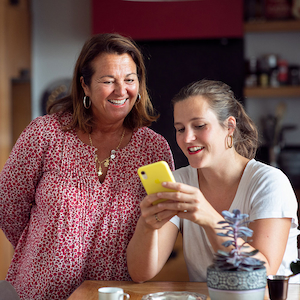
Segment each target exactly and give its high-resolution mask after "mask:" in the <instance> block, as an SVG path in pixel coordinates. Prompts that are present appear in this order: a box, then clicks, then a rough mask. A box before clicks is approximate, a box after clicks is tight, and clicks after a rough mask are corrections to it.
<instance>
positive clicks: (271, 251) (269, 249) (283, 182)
mask: <svg viewBox="0 0 300 300" xmlns="http://www.w3.org/2000/svg"><path fill="white" fill-rule="evenodd" d="M173 105H174V126H175V129H176V140H177V143H178V145H179V147H180V148H181V150H182V151H183V153H184V154H185V155H186V157H187V158H188V160H189V166H187V167H184V168H181V169H179V170H176V171H175V172H174V175H175V179H176V181H177V182H176V183H170V182H169V183H163V185H164V186H165V187H167V188H170V189H174V190H177V191H179V192H175V193H174V192H173V193H172V192H170V193H158V194H152V195H149V196H147V197H145V198H144V200H143V201H142V202H141V204H140V207H141V212H142V214H141V217H140V218H139V221H138V224H137V227H136V230H135V233H134V235H133V238H132V240H131V241H130V243H129V245H128V249H127V263H128V269H129V273H130V275H131V277H132V279H133V280H134V281H136V282H142V281H146V280H149V279H151V278H152V277H154V276H155V275H156V274H157V273H158V272H159V271H160V270H161V268H162V267H163V266H164V264H165V262H166V261H167V259H168V257H169V255H170V253H171V251H172V249H173V246H174V243H175V240H176V237H177V234H178V231H179V230H180V231H181V232H182V234H183V250H184V257H185V261H186V264H187V268H188V273H189V277H190V280H191V281H206V268H207V266H209V265H210V264H212V261H213V255H214V253H215V252H217V251H218V250H226V251H228V249H226V248H224V246H223V245H222V243H223V242H224V239H225V238H224V237H220V236H218V235H217V234H216V233H217V232H218V230H217V229H216V228H217V227H219V225H217V224H218V222H219V221H221V220H224V219H223V217H222V215H221V213H222V211H224V210H229V211H232V210H233V209H239V210H240V211H241V212H242V213H246V214H248V215H249V219H250V220H251V221H252V222H251V223H250V224H249V228H251V229H252V230H253V236H252V238H251V241H249V243H250V248H249V251H251V250H253V249H251V248H256V249H258V250H259V253H258V254H257V255H256V257H257V258H258V259H261V260H263V261H265V266H266V269H267V273H268V274H276V273H277V274H282V275H283V274H285V275H288V274H291V271H290V269H289V264H290V262H291V261H294V260H296V259H297V235H298V229H297V226H298V219H297V200H296V197H295V194H294V191H293V189H292V186H291V184H290V182H289V180H288V178H287V177H286V176H285V175H284V173H283V172H282V171H280V170H279V169H276V168H274V167H271V166H269V165H266V164H263V163H260V162H258V161H256V160H255V159H254V156H255V153H256V150H257V145H258V134H257V129H256V127H255V125H254V123H253V122H252V120H251V119H250V118H249V117H248V116H247V114H246V113H245V111H244V109H243V107H242V105H241V104H240V103H239V102H238V101H237V100H236V99H235V97H234V94H233V92H232V91H231V89H230V87H229V86H228V85H226V84H224V83H222V82H219V81H210V80H201V81H199V82H195V83H193V84H190V85H188V86H187V87H185V88H183V89H182V90H181V91H180V92H179V93H178V94H177V95H176V96H175V98H174V99H173ZM160 198H166V199H169V200H170V201H166V202H162V203H159V204H158V205H152V202H154V201H155V200H157V199H160ZM178 271H179V272H180V270H178ZM293 280H295V281H299V277H298V276H296V277H294V278H293Z"/></svg>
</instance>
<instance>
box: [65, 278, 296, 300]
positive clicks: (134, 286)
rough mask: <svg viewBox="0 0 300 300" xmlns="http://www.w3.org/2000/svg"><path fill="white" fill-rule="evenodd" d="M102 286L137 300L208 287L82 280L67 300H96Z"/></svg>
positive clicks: (291, 296)
mask: <svg viewBox="0 0 300 300" xmlns="http://www.w3.org/2000/svg"><path fill="white" fill-rule="evenodd" d="M104 286H116V287H120V288H122V289H123V290H124V292H125V293H128V294H129V295H130V300H139V299H141V298H142V297H143V296H144V295H147V294H150V293H157V292H165V291H189V292H195V293H199V294H203V295H206V296H207V300H209V299H210V297H209V296H208V288H207V285H206V283H204V282H175V281H173V282H164V281H152V282H145V283H133V282H131V281H89V280H88V281H84V282H83V283H82V284H81V285H80V286H79V287H78V288H77V289H76V290H75V291H74V293H73V294H72V295H71V296H70V297H69V298H68V300H98V288H100V287H104ZM264 299H269V293H268V289H267V288H266V293H265V298H264ZM287 299H288V300H299V299H300V285H299V284H290V285H289V291H288V298H287Z"/></svg>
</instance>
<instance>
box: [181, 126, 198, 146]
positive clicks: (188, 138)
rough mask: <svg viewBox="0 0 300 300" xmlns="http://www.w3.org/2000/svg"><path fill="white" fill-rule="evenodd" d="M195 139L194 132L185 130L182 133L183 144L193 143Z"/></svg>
mask: <svg viewBox="0 0 300 300" xmlns="http://www.w3.org/2000/svg"><path fill="white" fill-rule="evenodd" d="M195 139H196V135H195V132H194V130H192V129H187V128H186V129H185V132H184V142H185V143H190V142H193V141H195Z"/></svg>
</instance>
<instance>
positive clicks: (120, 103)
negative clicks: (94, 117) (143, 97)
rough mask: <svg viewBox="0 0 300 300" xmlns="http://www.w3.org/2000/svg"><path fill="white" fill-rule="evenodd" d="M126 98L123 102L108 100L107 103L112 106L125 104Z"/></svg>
mask: <svg viewBox="0 0 300 300" xmlns="http://www.w3.org/2000/svg"><path fill="white" fill-rule="evenodd" d="M126 100H127V98H126V99H123V100H114V99H109V100H108V101H109V102H110V103H112V104H116V105H122V104H124V103H125V102H126Z"/></svg>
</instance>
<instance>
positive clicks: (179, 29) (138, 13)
mask: <svg viewBox="0 0 300 300" xmlns="http://www.w3.org/2000/svg"><path fill="white" fill-rule="evenodd" d="M92 32H93V34H96V33H103V32H118V33H120V34H123V35H127V36H131V37H132V38H133V39H135V40H160V39H197V38H220V37H228V38H230V37H233V38H234V37H242V36H243V1H242V0H194V1H159V2H142V1H124V0H92Z"/></svg>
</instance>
